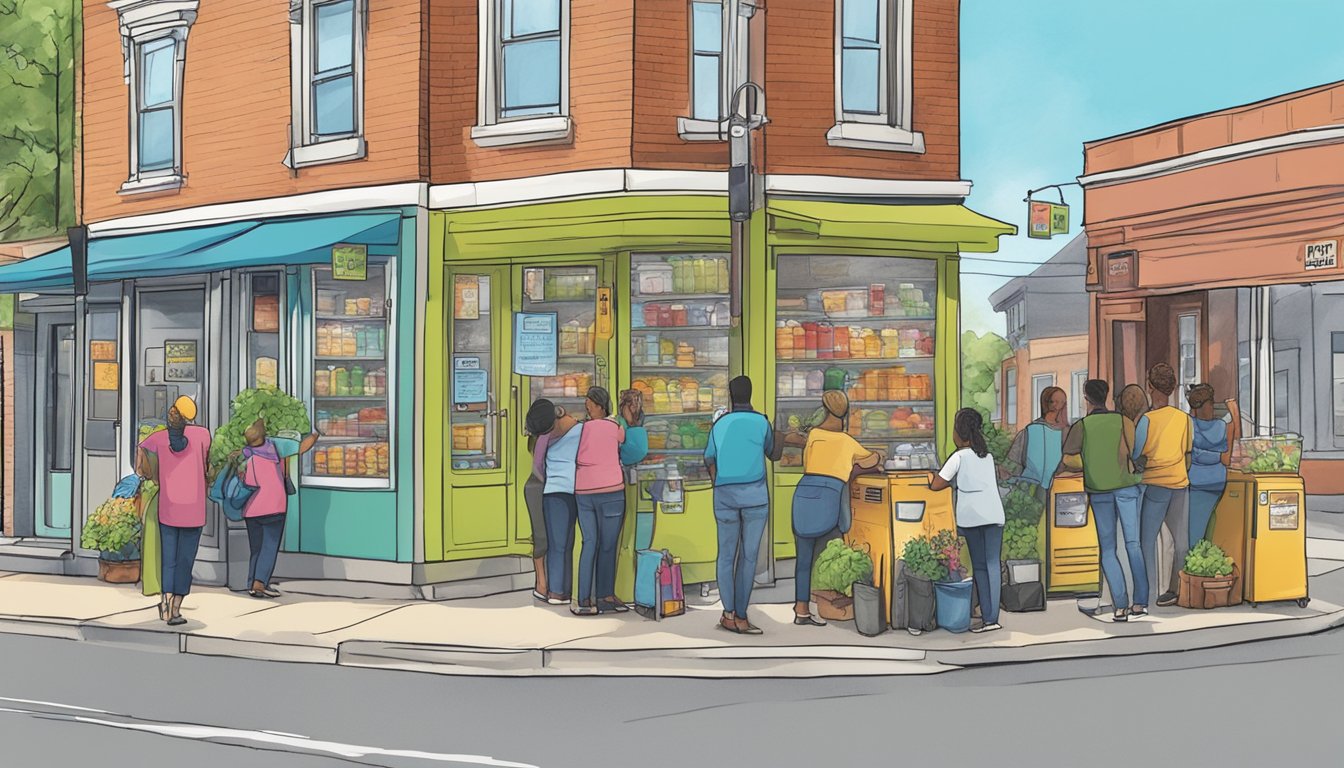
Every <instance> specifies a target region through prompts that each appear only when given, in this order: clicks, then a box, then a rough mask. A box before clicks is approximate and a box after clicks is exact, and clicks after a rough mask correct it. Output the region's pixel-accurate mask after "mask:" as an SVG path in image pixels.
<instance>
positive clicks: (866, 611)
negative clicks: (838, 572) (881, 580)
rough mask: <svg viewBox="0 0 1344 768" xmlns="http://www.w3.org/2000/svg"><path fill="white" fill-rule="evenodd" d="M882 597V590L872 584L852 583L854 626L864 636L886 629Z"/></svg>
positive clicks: (879, 632) (877, 633) (874, 634)
mask: <svg viewBox="0 0 1344 768" xmlns="http://www.w3.org/2000/svg"><path fill="white" fill-rule="evenodd" d="M882 597H883V596H882V590H881V589H880V588H878V587H875V586H873V585H872V584H864V583H862V582H860V583H857V584H855V585H854V628H855V629H857V630H859V634H861V635H863V636H864V637H876V636H878V635H880V634H882V633H883V632H886V631H887V617H886V615H885V614H886V611H885V610H883V609H884V608H885V607H886V605H885V603H884V602H883V599H882Z"/></svg>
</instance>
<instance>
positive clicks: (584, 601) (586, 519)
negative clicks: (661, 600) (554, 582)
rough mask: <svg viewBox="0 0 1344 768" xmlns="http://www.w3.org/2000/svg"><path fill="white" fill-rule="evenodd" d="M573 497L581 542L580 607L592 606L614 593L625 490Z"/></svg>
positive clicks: (623, 515)
mask: <svg viewBox="0 0 1344 768" xmlns="http://www.w3.org/2000/svg"><path fill="white" fill-rule="evenodd" d="M576 498H577V499H578V504H579V535H580V536H581V537H582V539H583V545H582V547H581V548H580V549H579V604H580V605H593V604H594V603H595V599H596V598H599V597H610V596H612V595H614V594H615V593H616V547H617V545H618V544H620V540H621V525H622V524H623V523H624V522H625V490H624V489H622V490H619V491H608V492H606V493H585V494H580V495H577V496H576ZM594 573H596V578H594ZM594 581H596V584H594ZM594 587H596V590H597V591H596V594H594V591H593V590H594Z"/></svg>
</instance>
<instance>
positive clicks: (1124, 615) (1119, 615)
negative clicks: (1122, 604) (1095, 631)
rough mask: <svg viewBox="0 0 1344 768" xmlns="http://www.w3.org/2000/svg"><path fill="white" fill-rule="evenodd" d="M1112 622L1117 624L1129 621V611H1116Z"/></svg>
mask: <svg viewBox="0 0 1344 768" xmlns="http://www.w3.org/2000/svg"><path fill="white" fill-rule="evenodd" d="M1111 621H1115V622H1125V621H1129V609H1128V608H1121V609H1120V610H1118V611H1116V612H1115V613H1114V614H1112V616H1111Z"/></svg>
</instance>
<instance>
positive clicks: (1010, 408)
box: [1003, 368, 1017, 426]
mask: <svg viewBox="0 0 1344 768" xmlns="http://www.w3.org/2000/svg"><path fill="white" fill-rule="evenodd" d="M1004 378H1006V379H1007V381H1005V382H1004V387H1003V392H1004V394H1003V412H1004V413H1003V422H1004V423H1005V424H1007V425H1008V426H1013V425H1015V424H1017V369H1016V368H1009V369H1008V370H1007V371H1006V372H1005V373H1004Z"/></svg>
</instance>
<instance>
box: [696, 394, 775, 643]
mask: <svg viewBox="0 0 1344 768" xmlns="http://www.w3.org/2000/svg"><path fill="white" fill-rule="evenodd" d="M728 395H729V398H730V399H731V400H732V410H731V411H730V412H729V413H726V414H724V415H723V416H721V417H719V419H718V420H717V421H715V422H714V426H713V427H711V428H710V430H709V443H708V444H707V445H706V446H705V466H706V467H708V468H709V477H710V479H711V480H712V481H713V483H714V521H715V523H716V524H717V527H718V543H719V553H718V558H717V568H716V573H717V578H718V582H719V595H720V597H721V598H722V600H723V616H722V617H721V618H720V619H719V627H720V628H721V629H726V630H728V631H729V632H737V633H739V634H744V635H759V634H761V630H760V629H759V628H758V627H756V626H754V625H752V623H751V622H750V621H748V619H747V606H748V605H750V604H751V589H752V586H753V584H754V582H755V576H756V558H757V555H758V554H759V552H760V548H761V536H762V535H763V534H764V533H765V526H766V523H767V522H768V521H769V519H770V491H769V489H768V488H767V487H766V482H765V462H766V459H767V458H768V457H769V455H770V452H771V450H772V449H773V447H774V430H773V429H772V427H771V425H770V420H769V419H768V418H766V417H765V415H764V414H761V413H757V412H756V411H754V410H752V407H751V379H749V378H747V377H746V376H738V377H737V378H735V379H733V380H732V381H730V382H728Z"/></svg>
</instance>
